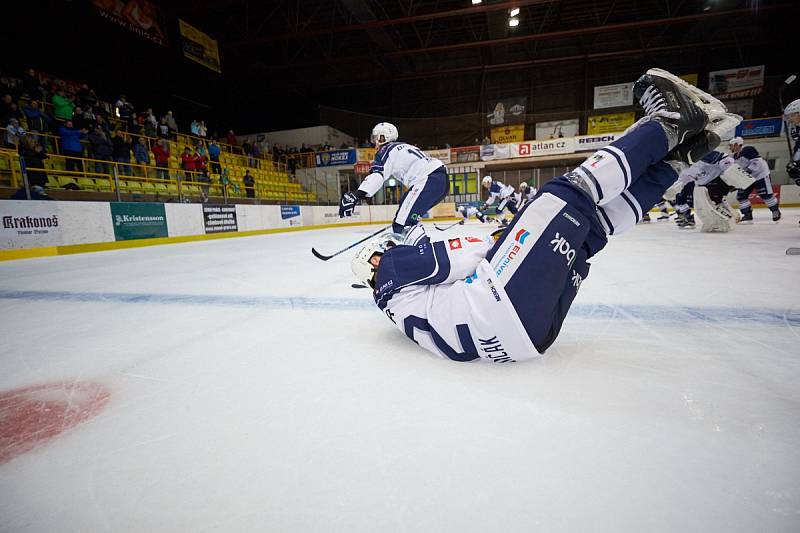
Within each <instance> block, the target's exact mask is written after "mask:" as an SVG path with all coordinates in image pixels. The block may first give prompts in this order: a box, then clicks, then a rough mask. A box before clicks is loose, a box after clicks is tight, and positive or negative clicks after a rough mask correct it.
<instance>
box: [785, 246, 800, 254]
mask: <svg viewBox="0 0 800 533" xmlns="http://www.w3.org/2000/svg"><path fill="white" fill-rule="evenodd" d="M786 255H800V248H787V249H786Z"/></svg>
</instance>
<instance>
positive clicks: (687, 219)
mask: <svg viewBox="0 0 800 533" xmlns="http://www.w3.org/2000/svg"><path fill="white" fill-rule="evenodd" d="M675 223H676V224H677V225H678V227H679V228H681V229H691V228H693V227H694V226H695V223H694V215H692V213H691V212H689V211H687V212H686V213H678V219H677V220H676V221H675Z"/></svg>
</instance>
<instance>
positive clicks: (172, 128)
mask: <svg viewBox="0 0 800 533" xmlns="http://www.w3.org/2000/svg"><path fill="white" fill-rule="evenodd" d="M164 120H166V121H167V126H168V127H169V134H170V137H172V140H173V141H174V140H177V139H178V122H177V121H176V120H175V117H174V116H173V115H172V111H167V115H166V116H165V117H164Z"/></svg>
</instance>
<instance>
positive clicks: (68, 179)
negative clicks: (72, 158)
mask: <svg viewBox="0 0 800 533" xmlns="http://www.w3.org/2000/svg"><path fill="white" fill-rule="evenodd" d="M70 183H71V184H73V185H77V184H76V183H75V180H74V179H72V178H71V177H69V176H59V177H58V184H59V185H60V186H61V187H64V186H66V185H68V184H70Z"/></svg>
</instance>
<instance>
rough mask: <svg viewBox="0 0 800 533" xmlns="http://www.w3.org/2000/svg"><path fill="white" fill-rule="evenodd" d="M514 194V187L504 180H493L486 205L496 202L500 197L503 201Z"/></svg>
mask: <svg viewBox="0 0 800 533" xmlns="http://www.w3.org/2000/svg"><path fill="white" fill-rule="evenodd" d="M513 194H514V187H512V186H511V185H506V184H504V183H503V182H502V181H493V182H492V184H491V185H490V186H489V198H488V199H487V200H486V205H492V204H494V202H495V200H497V199H498V198H499V199H500V200H501V201H502V200H505V199H506V198H508V197H509V196H511V195H513Z"/></svg>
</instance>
